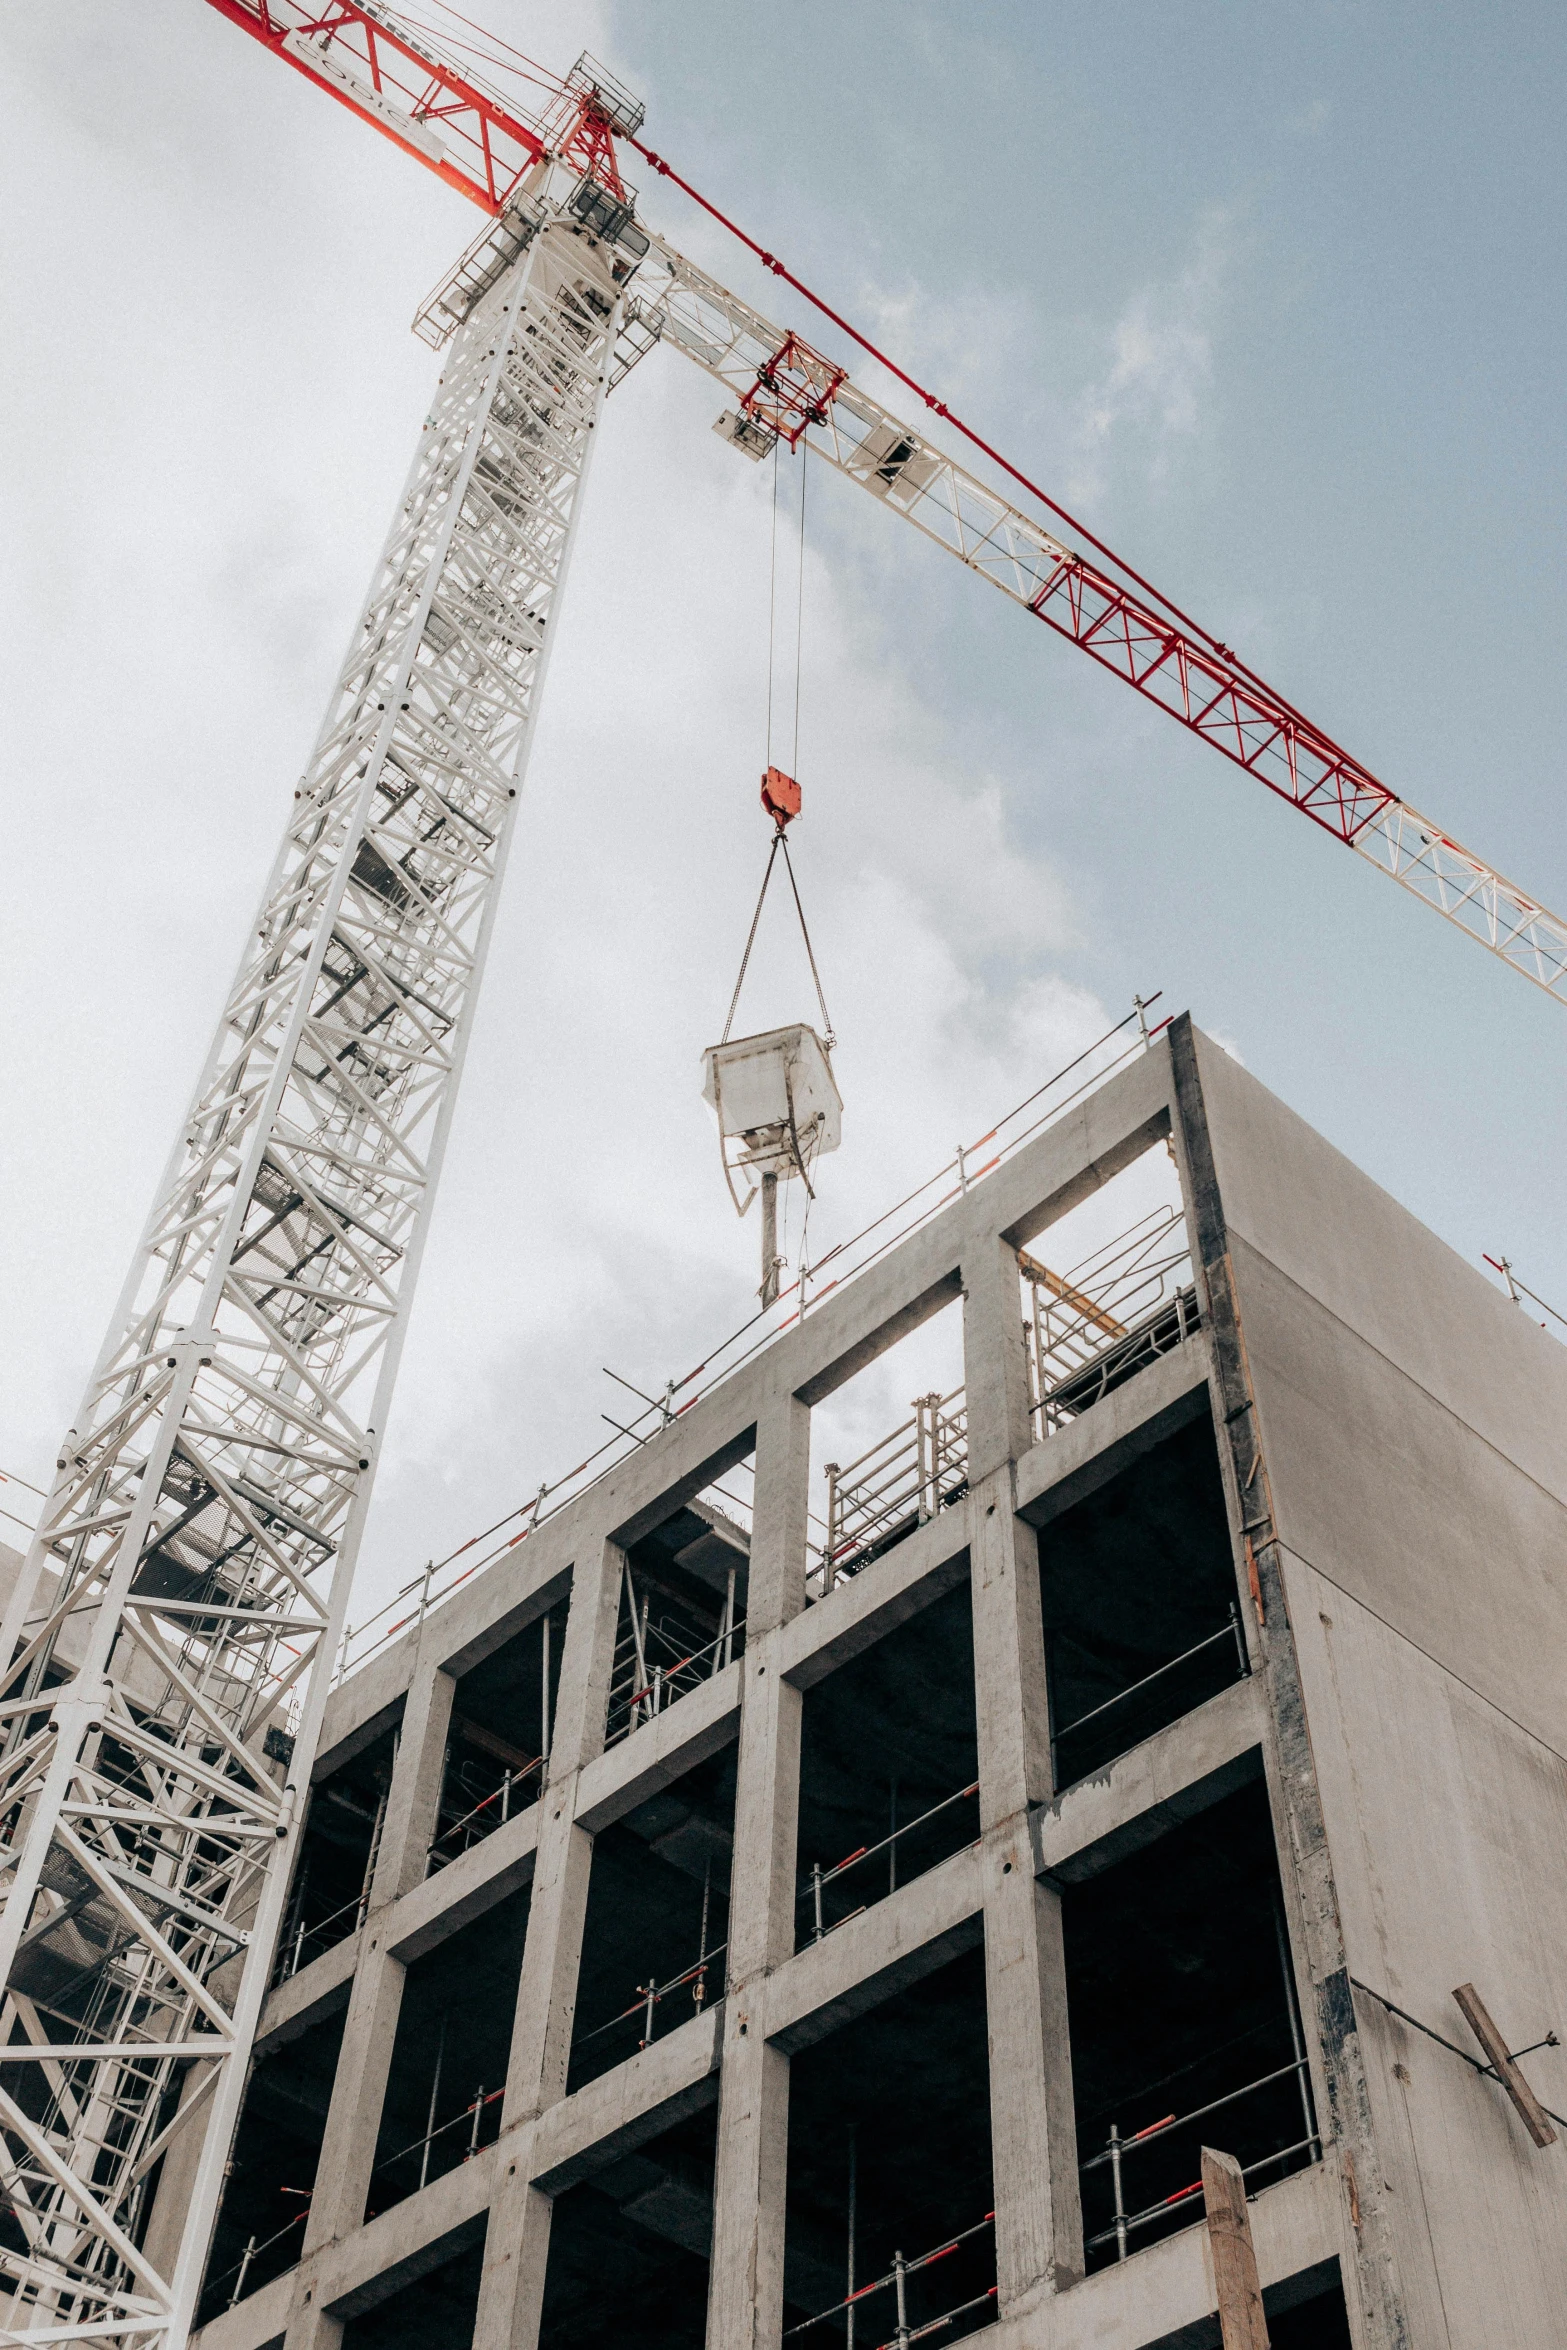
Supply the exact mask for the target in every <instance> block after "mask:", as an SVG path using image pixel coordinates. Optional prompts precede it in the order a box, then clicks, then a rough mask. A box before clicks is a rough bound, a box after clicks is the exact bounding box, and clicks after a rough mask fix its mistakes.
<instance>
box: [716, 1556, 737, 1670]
mask: <svg viewBox="0 0 1567 2350" xmlns="http://www.w3.org/2000/svg"><path fill="white" fill-rule="evenodd" d="M734 1636H735V1570H734V1568H733V1567H731V1568H730V1570H729V1580H728V1582H727V1583H726V1585H725V1587H724V1631H723V1638H722V1640H721V1641H720V1643H719V1649H718V1653H719V1656H720V1658H721V1659H722V1662H721V1664H720V1665H719V1668H718V1669H719V1671H720V1672H723V1671H724V1670H726V1668H727V1666H728V1664H729V1658H730V1652H731V1650H732V1648H733V1645H734Z"/></svg>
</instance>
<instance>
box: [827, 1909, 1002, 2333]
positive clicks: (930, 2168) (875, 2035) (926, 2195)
mask: <svg viewBox="0 0 1567 2350" xmlns="http://www.w3.org/2000/svg"><path fill="white" fill-rule="evenodd" d="M989 2079H990V2069H989V2053H988V2047H987V2040H986V2026H985V1973H984V1954H983V1951H982V1950H980V1949H978V1948H976V1949H974V1950H971V1951H967V1952H965V1953H964V1955H963V1956H962V1957H961V1958H957V1959H954V1960H952V1961H950V1962H949V1963H948V1964H947V1965H946V1966H944V1967H941V1968H940V1969H938V1970H937V1971H936V1972H934V1973H932V1974H930V1975H927V1976H926V1977H925V1978H924V1980H923V1981H921V1982H917V1983H914V1984H912V1985H910V1986H909V1987H908V1988H907V1989H906V1990H904V1991H901V1992H899V1993H898V1994H897V1995H896V1996H895V1997H894V1998H892V1999H889V2000H887V2001H885V2002H884V2003H883V2004H882V2005H881V2006H879V2007H875V2008H873V2009H871V2010H870V2012H869V2013H868V2014H865V2015H862V2016H859V2017H856V2018H855V2020H854V2021H853V2022H851V2023H848V2024H845V2025H842V2026H840V2028H839V2029H838V2030H837V2031H835V2032H833V2033H831V2034H830V2035H829V2036H828V2037H827V2038H826V2039H824V2040H822V2041H819V2042H818V2043H817V2044H816V2045H815V2046H814V2047H811V2048H808V2049H806V2050H805V2051H804V2052H803V2053H801V2054H799V2055H797V2056H795V2058H794V2059H793V2062H792V2065H791V2068H790V2084H789V2168H788V2201H787V2216H786V2225H785V2241H784V2300H785V2314H784V2340H785V2341H786V2342H788V2343H793V2344H796V2345H798V2346H799V2350H812V2346H813V2345H816V2344H820V2345H821V2346H822V2350H827V2345H829V2344H830V2343H832V2342H833V2341H835V2340H836V2341H840V2342H844V2343H846V2344H848V2345H849V2346H850V2350H878V2346H880V2345H887V2346H889V2350H890V2345H892V2344H895V2343H900V2344H901V2343H912V2342H914V2341H916V2340H918V2339H920V2338H921V2336H924V2337H925V2338H927V2339H930V2340H935V2341H941V2342H952V2341H958V2340H961V2339H962V2338H963V2337H964V2336H965V2335H967V2334H971V2333H975V2332H977V2331H978V2330H979V2329H980V2328H981V2327H984V2326H988V2325H990V2324H992V2323H993V2322H994V2319H995V2314H996V2281H995V2280H996V2265H995V2233H994V2226H995V2203H994V2195H993V2192H992V2182H991V2155H990V2100H989Z"/></svg>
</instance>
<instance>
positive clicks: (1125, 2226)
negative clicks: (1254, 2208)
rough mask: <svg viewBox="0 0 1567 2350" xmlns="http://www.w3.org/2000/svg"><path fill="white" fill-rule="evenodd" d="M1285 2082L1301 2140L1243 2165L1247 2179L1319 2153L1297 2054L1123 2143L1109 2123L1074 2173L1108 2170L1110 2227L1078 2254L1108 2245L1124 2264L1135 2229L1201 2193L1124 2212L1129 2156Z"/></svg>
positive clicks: (1303, 2062)
mask: <svg viewBox="0 0 1567 2350" xmlns="http://www.w3.org/2000/svg"><path fill="white" fill-rule="evenodd" d="M1291 2079H1293V2080H1295V2081H1297V2082H1298V2083H1299V2085H1300V2103H1301V2112H1302V2115H1303V2117H1304V2122H1305V2131H1306V2134H1305V2136H1304V2137H1302V2138H1298V2139H1296V2140H1295V2141H1294V2143H1293V2144H1291V2145H1287V2146H1279V2147H1275V2148H1274V2149H1273V2150H1272V2151H1271V2152H1270V2153H1267V2154H1261V2155H1258V2156H1257V2158H1256V2160H1255V2161H1253V2162H1249V2163H1247V2164H1246V2166H1245V2168H1244V2169H1243V2171H1242V2173H1241V2176H1242V2177H1243V2178H1248V2179H1249V2178H1251V2177H1252V2176H1253V2175H1254V2174H1255V2173H1256V2172H1258V2171H1263V2170H1269V2169H1271V2168H1272V2167H1273V2165H1274V2164H1275V2163H1280V2162H1287V2161H1288V2160H1289V2159H1290V2158H1291V2156H1293V2155H1296V2154H1307V2153H1312V2152H1313V2150H1315V2153H1320V2152H1321V2147H1322V2139H1321V2136H1320V2134H1319V2132H1318V2130H1317V2126H1316V2117H1315V2115H1314V2114H1313V2112H1312V2107H1311V2077H1310V2068H1309V2065H1308V2063H1307V2059H1306V2057H1305V2056H1304V2055H1303V2054H1297V2055H1296V2057H1295V2059H1294V2062H1293V2063H1291V2064H1281V2065H1278V2066H1276V2067H1275V2069H1274V2070H1273V2071H1272V2072H1270V2073H1263V2074H1262V2075H1261V2076H1260V2078H1259V2079H1257V2080H1255V2081H1247V2082H1245V2083H1244V2084H1243V2086H1242V2087H1241V2088H1239V2089H1231V2090H1229V2091H1228V2092H1227V2093H1226V2094H1225V2095H1224V2096H1222V2097H1213V2098H1210V2099H1209V2101H1208V2102H1207V2104H1206V2105H1198V2106H1194V2107H1193V2109H1192V2111H1191V2112H1190V2113H1181V2114H1175V2113H1168V2114H1166V2115H1165V2116H1164V2117H1163V2119H1162V2120H1160V2121H1156V2122H1150V2123H1149V2124H1148V2126H1147V2128H1146V2129H1141V2130H1134V2131H1133V2132H1132V2133H1131V2135H1130V2136H1129V2137H1125V2138H1123V2137H1122V2136H1121V2134H1120V2131H1119V2130H1118V2129H1117V2128H1116V2127H1115V2125H1114V2123H1112V2124H1111V2127H1110V2135H1109V2138H1108V2140H1107V2142H1106V2144H1105V2146H1104V2148H1103V2150H1102V2151H1101V2152H1100V2153H1098V2154H1091V2155H1090V2156H1089V2157H1088V2160H1087V2161H1086V2162H1083V2163H1080V2164H1079V2165H1078V2168H1079V2170H1080V2171H1082V2172H1084V2173H1085V2174H1086V2173H1087V2172H1089V2171H1092V2170H1098V2169H1100V2168H1102V2167H1104V2166H1106V2165H1108V2167H1109V2171H1110V2179H1111V2192H1112V2194H1113V2196H1114V2199H1115V2200H1114V2212H1115V2215H1114V2217H1113V2218H1112V2220H1111V2222H1110V2225H1109V2226H1108V2227H1105V2228H1100V2229H1099V2230H1098V2231H1097V2233H1096V2234H1094V2235H1092V2236H1090V2237H1088V2238H1087V2240H1086V2243H1085V2246H1084V2249H1085V2250H1086V2251H1089V2252H1095V2251H1097V2250H1098V2249H1099V2246H1100V2245H1101V2244H1112V2243H1113V2244H1114V2246H1115V2256H1116V2258H1117V2260H1125V2259H1126V2257H1127V2254H1128V2253H1129V2252H1130V2250H1131V2249H1132V2245H1131V2238H1132V2234H1133V2232H1134V2231H1135V2230H1136V2229H1138V2228H1145V2227H1151V2226H1152V2225H1153V2224H1154V2222H1155V2221H1156V2220H1160V2219H1167V2218H1168V2217H1169V2216H1170V2214H1171V2213H1172V2212H1174V2211H1178V2210H1179V2209H1180V2207H1181V2205H1182V2204H1183V2203H1189V2202H1190V2201H1191V2199H1192V2198H1193V2196H1196V2195H1200V2194H1201V2193H1202V2181H1201V2179H1197V2180H1195V2181H1194V2182H1193V2183H1192V2184H1190V2185H1189V2186H1183V2187H1177V2189H1176V2190H1175V2192H1174V2194H1173V2195H1164V2196H1161V2197H1160V2199H1159V2200H1158V2202H1156V2203H1149V2204H1145V2205H1144V2206H1143V2207H1142V2208H1141V2209H1140V2210H1136V2211H1128V2210H1127V2208H1126V2186H1125V2166H1126V2163H1127V2162H1128V2160H1129V2159H1130V2158H1131V2157H1132V2156H1133V2155H1136V2154H1144V2153H1146V2152H1147V2150H1148V2149H1149V2147H1151V2146H1156V2145H1158V2144H1159V2143H1160V2142H1161V2141H1162V2140H1163V2139H1166V2138H1168V2137H1170V2136H1172V2135H1173V2133H1174V2132H1175V2131H1177V2130H1185V2129H1190V2127H1191V2126H1192V2124H1193V2123H1194V2122H1199V2121H1206V2120H1207V2118H1208V2116H1209V2115H1210V2114H1214V2113H1223V2112H1226V2111H1227V2110H1228V2109H1229V2108H1230V2107H1231V2106H1232V2105H1239V2104H1240V2103H1241V2102H1242V2101H1243V2100H1244V2099H1245V2098H1247V2097H1255V2096H1256V2095H1257V2094H1258V2092H1259V2091H1261V2090H1263V2089H1271V2088H1272V2087H1273V2086H1274V2085H1275V2083H1276V2082H1279V2081H1287V2080H1291ZM1313 2159H1315V2155H1313Z"/></svg>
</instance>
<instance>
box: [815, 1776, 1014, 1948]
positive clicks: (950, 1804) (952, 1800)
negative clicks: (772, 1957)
mask: <svg viewBox="0 0 1567 2350" xmlns="http://www.w3.org/2000/svg"><path fill="white" fill-rule="evenodd" d="M978 1794H979V1781H978V1780H977V1779H975V1780H973V1781H972V1782H971V1783H970V1785H968V1786H967V1787H960V1788H958V1790H957V1792H956V1793H955V1794H952V1795H944V1796H943V1797H942V1799H941V1801H940V1802H939V1803H933V1804H932V1805H931V1806H930V1808H929V1810H928V1811H922V1812H921V1813H919V1814H918V1816H917V1817H916V1818H914V1819H912V1820H905V1821H904V1822H903V1823H902V1825H901V1826H899V1827H895V1828H892V1829H889V1831H888V1833H887V1834H886V1835H885V1836H883V1837H881V1838H880V1839H879V1840H878V1841H877V1842H876V1843H875V1844H861V1845H859V1846H858V1847H857V1848H856V1849H855V1850H854V1851H853V1852H849V1853H845V1855H844V1857H843V1859H842V1860H839V1861H834V1862H833V1864H832V1866H831V1867H830V1868H825V1869H824V1868H823V1867H822V1864H821V1862H820V1861H819V1860H818V1861H813V1862H812V1863H811V1866H810V1869H809V1870H808V1871H807V1873H806V1875H805V1877H804V1879H803V1880H802V1882H801V1885H800V1890H799V1892H798V1894H797V1895H796V1896H795V1898H796V1900H797V1901H798V1902H799V1903H801V1904H802V1905H803V1904H804V1903H806V1902H809V1903H810V1905H811V1907H810V1912H809V1920H808V1924H807V1926H806V1929H805V1931H806V1932H807V1933H808V1934H809V1936H810V1939H811V1940H812V1941H814V1942H820V1940H821V1939H822V1936H823V1935H824V1934H830V1933H832V1932H833V1930H834V1928H835V1927H838V1926H846V1925H847V1924H848V1922H849V1920H850V1918H855V1917H858V1916H859V1915H860V1914H861V1912H862V1911H863V1910H866V1909H869V1908H870V1906H871V1904H872V1902H875V1901H880V1900H882V1899H883V1898H884V1895H883V1894H881V1893H873V1894H871V1895H870V1896H869V1898H868V1899H867V1900H865V1901H861V1902H859V1903H857V1904H856V1906H855V1907H854V1908H853V1909H850V1910H846V1911H844V1913H843V1915H842V1916H841V1917H835V1918H832V1919H829V1918H828V1917H827V1911H826V1897H827V1896H828V1895H829V1894H830V1893H831V1890H832V1888H833V1886H834V1885H836V1884H838V1883H840V1882H841V1881H842V1879H844V1878H845V1877H848V1876H849V1875H850V1874H851V1873H852V1872H853V1871H855V1870H857V1869H862V1868H864V1866H865V1865H866V1863H867V1862H868V1861H873V1860H879V1859H880V1858H881V1857H882V1856H883V1855H885V1856H886V1860H887V1886H886V1891H887V1892H888V1893H895V1892H896V1891H897V1889H898V1859H899V1853H900V1848H902V1847H904V1846H905V1845H906V1843H907V1841H908V1840H909V1839H910V1838H912V1837H915V1836H918V1835H919V1834H920V1832H921V1831H922V1830H924V1829H928V1828H929V1827H930V1825H931V1823H932V1821H934V1820H944V1819H945V1815H946V1814H947V1813H949V1812H951V1811H953V1810H955V1808H956V1806H957V1805H958V1804H960V1803H967V1802H970V1801H972V1800H973V1799H974V1798H975V1797H977V1796H978ZM962 1849H963V1847H962V1844H961V1843H959V1844H956V1845H949V1846H948V1848H947V1850H946V1851H942V1852H939V1853H937V1854H936V1855H935V1857H932V1858H926V1859H923V1860H922V1861H921V1862H920V1864H919V1866H918V1867H917V1868H915V1869H913V1870H912V1871H910V1870H905V1873H904V1878H903V1881H904V1883H905V1884H909V1883H911V1882H912V1881H913V1878H914V1877H918V1876H923V1875H924V1873H925V1871H926V1869H931V1868H936V1867H937V1866H939V1864H940V1862H941V1861H943V1860H946V1859H948V1858H950V1855H951V1853H952V1852H953V1851H961V1850H962Z"/></svg>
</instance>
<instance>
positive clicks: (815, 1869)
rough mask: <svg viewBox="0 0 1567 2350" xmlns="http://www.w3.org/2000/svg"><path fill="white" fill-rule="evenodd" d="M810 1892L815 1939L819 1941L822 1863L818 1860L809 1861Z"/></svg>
mask: <svg viewBox="0 0 1567 2350" xmlns="http://www.w3.org/2000/svg"><path fill="white" fill-rule="evenodd" d="M811 1893H812V1897H813V1899H814V1902H815V1906H816V1939H817V1941H818V1942H819V1941H820V1940H821V1938H822V1864H821V1862H820V1861H819V1860H813V1861H812V1863H811Z"/></svg>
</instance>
